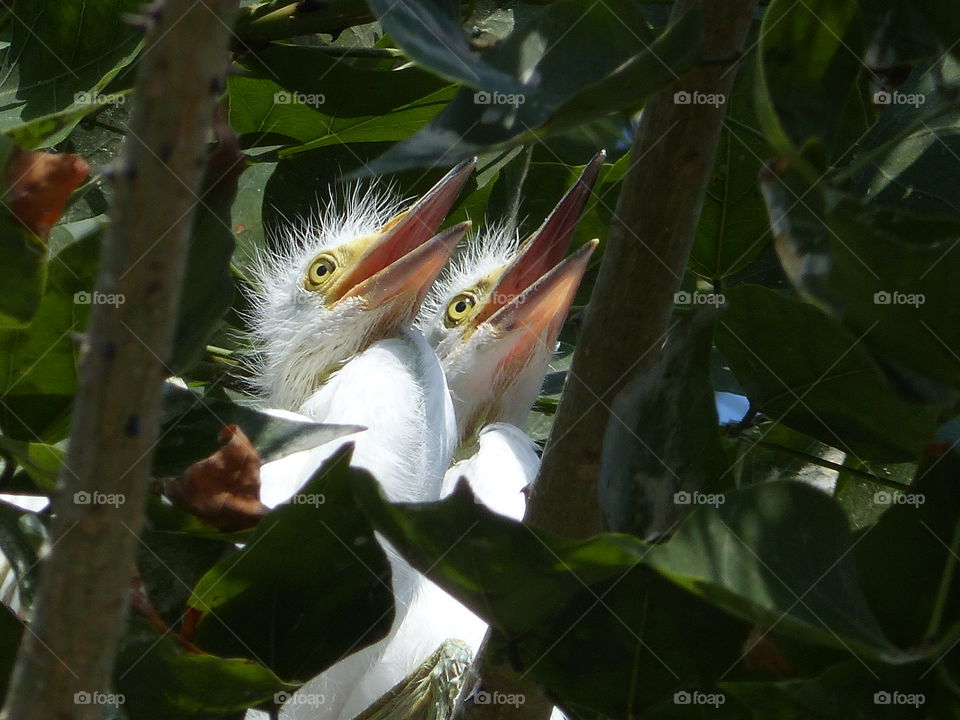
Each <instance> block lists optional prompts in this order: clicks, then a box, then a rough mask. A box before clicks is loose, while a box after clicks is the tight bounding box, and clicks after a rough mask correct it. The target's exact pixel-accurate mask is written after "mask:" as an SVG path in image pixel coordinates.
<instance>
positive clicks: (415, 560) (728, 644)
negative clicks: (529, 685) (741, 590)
mask: <svg viewBox="0 0 960 720" xmlns="http://www.w3.org/2000/svg"><path fill="white" fill-rule="evenodd" d="M353 490H354V493H355V495H356V496H357V499H358V502H360V504H361V506H362V507H363V509H364V511H365V512H367V513H368V514H369V516H370V518H371V520H372V521H373V522H374V525H375V526H376V527H377V529H378V530H379V531H380V532H382V533H383V534H384V535H386V536H387V538H388V539H389V540H390V542H391V544H392V545H393V546H394V547H396V548H397V549H398V550H399V551H400V552H401V553H402V554H403V555H404V557H406V558H407V559H408V560H409V561H410V562H411V564H412V565H413V566H414V567H416V568H418V569H419V570H421V571H423V572H425V573H426V574H427V575H428V576H429V577H430V578H431V579H432V580H434V581H435V582H437V583H438V584H440V585H441V586H442V587H443V588H444V589H446V590H447V591H448V592H450V593H452V594H453V595H454V596H456V597H457V598H458V599H459V600H460V601H461V602H463V603H464V604H466V605H467V606H468V607H469V608H470V609H471V610H473V611H474V612H475V613H477V614H478V615H480V616H481V617H483V618H484V619H485V620H486V621H488V622H490V623H491V624H493V626H494V627H495V628H496V629H497V631H498V633H497V634H495V635H494V639H493V644H492V646H491V651H492V652H493V653H494V657H499V658H500V659H501V660H502V661H503V662H509V664H510V665H511V666H512V667H513V669H514V670H515V671H516V672H517V673H523V674H524V675H525V676H526V677H528V678H530V679H532V680H534V681H535V682H538V683H540V684H542V685H543V686H545V687H546V689H547V691H548V693H549V695H550V696H551V698H553V699H554V700H556V701H557V702H559V703H560V704H562V705H563V707H564V708H565V709H567V710H569V711H570V712H571V713H572V714H573V715H574V716H576V717H595V716H596V713H602V714H603V715H604V716H609V717H614V718H626V717H631V716H634V717H636V716H639V715H641V714H642V713H644V712H646V711H649V710H651V709H653V708H656V707H658V706H661V705H666V706H669V707H670V708H671V709H674V710H675V708H674V707H673V705H672V699H673V693H674V692H677V691H678V690H681V689H684V688H697V689H700V690H704V691H706V692H709V689H710V687H711V686H712V684H713V682H714V681H715V680H716V679H717V678H718V677H719V676H720V675H721V674H724V673H729V674H730V676H731V677H732V678H736V677H740V670H739V669H738V667H737V664H738V659H739V657H740V655H741V646H742V643H743V641H744V639H745V638H746V636H747V633H748V630H749V628H748V626H747V625H746V624H745V623H742V622H740V621H738V620H736V619H734V618H732V617H730V616H729V615H727V614H726V613H723V612H721V611H718V610H716V609H715V608H712V607H710V606H709V605H708V604H706V603H704V602H702V601H700V600H698V599H697V598H695V597H693V596H692V595H690V594H689V593H687V592H685V591H683V590H681V589H680V588H677V587H675V586H673V585H672V584H671V583H668V582H665V581H664V580H663V579H662V578H660V577H658V576H657V575H656V574H655V573H652V572H650V571H649V569H647V568H645V567H643V563H642V560H643V557H644V555H645V554H647V553H648V552H649V550H650V547H649V546H648V545H646V544H644V543H642V542H640V541H639V540H637V539H636V538H632V537H629V536H625V535H601V536H597V537H595V538H592V539H590V540H585V541H571V540H565V539H561V538H556V537H553V536H550V535H547V534H546V533H542V532H540V531H538V530H536V529H533V528H529V527H525V526H524V525H522V524H520V523H517V522H514V521H512V520H508V519H507V518H504V517H502V516H499V515H495V514H493V513H491V512H490V511H488V510H486V509H485V508H484V507H483V506H482V505H480V504H478V503H477V502H476V501H475V499H474V498H473V496H472V494H471V493H470V491H469V490H468V488H467V486H466V485H465V484H462V485H461V486H460V487H458V488H457V490H456V491H455V492H454V494H453V495H452V496H450V497H449V498H447V499H446V500H444V501H443V502H441V503H432V504H409V505H390V504H389V503H388V502H387V501H386V499H385V498H384V496H383V495H382V493H381V492H380V491H379V488H378V486H377V485H376V484H375V483H374V482H373V481H372V480H365V481H362V482H357V483H356V484H354V485H353ZM584 657H589V658H590V672H584V671H583V658H584ZM631 713H633V715H631ZM674 717H676V715H674Z"/></svg>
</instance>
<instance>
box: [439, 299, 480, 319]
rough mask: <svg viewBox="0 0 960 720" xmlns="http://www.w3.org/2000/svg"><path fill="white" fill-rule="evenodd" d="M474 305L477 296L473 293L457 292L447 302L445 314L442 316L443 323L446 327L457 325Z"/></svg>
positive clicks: (471, 310)
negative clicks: (444, 316)
mask: <svg viewBox="0 0 960 720" xmlns="http://www.w3.org/2000/svg"><path fill="white" fill-rule="evenodd" d="M476 305H477V296H476V295H474V294H473V293H470V292H462V293H457V294H456V295H454V297H453V299H452V300H451V301H450V302H449V303H448V304H447V316H446V318H444V324H445V325H446V326H447V327H454V326H456V325H459V324H460V323H462V322H463V321H464V320H466V318H467V316H469V315H470V313H471V312H473V308H474V307H476Z"/></svg>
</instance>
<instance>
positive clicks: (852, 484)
mask: <svg viewBox="0 0 960 720" xmlns="http://www.w3.org/2000/svg"><path fill="white" fill-rule="evenodd" d="M916 470H917V464H916V463H895V464H889V463H867V462H862V461H858V460H855V459H854V458H850V457H848V458H847V459H846V460H845V462H844V463H843V470H841V471H840V472H839V474H838V475H837V482H836V486H835V488H834V492H833V496H834V497H835V498H836V499H837V502H838V503H840V506H841V507H842V508H843V510H844V512H846V513H847V518H848V519H849V520H850V525H851V527H853V529H854V530H859V529H861V528H864V527H869V526H871V525H873V524H874V523H875V522H876V521H877V520H878V519H879V517H880V516H881V515H882V514H883V513H884V511H885V510H887V509H888V508H889V506H887V505H881V504H879V503H877V502H875V497H876V495H877V493H879V492H883V493H887V494H892V493H893V492H894V491H895V489H896V486H897V485H901V486H902V489H903V490H906V489H907V488H908V486H909V485H910V482H911V481H912V480H913V477H914V475H915V473H916Z"/></svg>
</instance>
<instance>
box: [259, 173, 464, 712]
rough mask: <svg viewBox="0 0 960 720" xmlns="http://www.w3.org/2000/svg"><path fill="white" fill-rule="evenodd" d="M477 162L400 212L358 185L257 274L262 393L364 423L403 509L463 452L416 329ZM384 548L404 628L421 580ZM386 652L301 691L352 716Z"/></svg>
mask: <svg viewBox="0 0 960 720" xmlns="http://www.w3.org/2000/svg"><path fill="white" fill-rule="evenodd" d="M474 165H475V161H470V162H467V163H463V164H461V165H459V166H458V167H456V168H454V169H453V170H452V171H450V172H449V173H448V174H447V175H446V176H444V178H442V179H441V180H440V181H439V182H438V183H437V184H436V185H435V186H434V187H433V188H432V189H431V190H430V191H429V192H427V194H426V195H424V196H423V197H422V198H421V199H420V200H418V201H417V202H416V203H414V204H413V205H412V206H411V207H409V208H408V209H406V210H403V211H401V212H398V210H399V208H398V205H397V203H395V202H392V201H389V200H385V199H383V197H382V196H376V195H361V194H360V192H359V191H357V192H355V193H354V194H353V195H352V197H351V198H350V203H349V206H348V207H347V208H346V209H345V210H344V211H342V212H337V211H335V210H332V209H328V211H327V212H326V213H325V214H324V216H323V217H322V218H320V219H319V220H318V221H311V222H308V223H306V225H305V226H304V227H303V228H302V229H301V231H299V232H296V233H292V234H291V235H290V236H288V237H287V238H286V242H285V243H284V244H283V247H281V249H280V250H279V251H278V252H276V253H273V254H271V255H269V256H267V257H266V258H265V259H263V261H262V262H261V263H260V266H259V271H260V273H259V274H260V279H261V286H262V295H261V296H260V297H259V298H257V299H256V300H255V302H254V311H253V315H252V318H251V324H252V327H253V335H254V340H255V342H256V344H257V347H258V349H259V355H258V357H257V360H256V363H255V365H254V372H253V375H254V378H255V385H256V389H257V390H258V391H259V393H260V394H261V395H262V396H263V397H264V398H265V401H266V403H267V404H269V405H270V406H272V407H273V408H277V409H278V411H279V412H281V414H286V415H287V416H289V417H302V418H304V419H309V420H313V421H315V422H326V423H337V424H345V425H357V426H361V427H363V428H365V430H363V431H361V432H358V433H356V434H354V435H351V436H349V437H348V438H346V439H349V440H352V441H353V442H354V444H355V448H354V453H353V460H352V463H353V464H354V465H355V466H357V467H362V468H364V469H366V470H369V471H370V472H371V473H372V474H373V475H374V477H376V478H377V480H378V481H379V482H380V484H381V486H382V487H383V489H384V491H385V492H386V494H387V496H388V497H390V499H391V500H395V501H396V500H428V499H429V500H433V499H436V498H437V497H438V496H439V492H440V484H441V482H442V479H443V473H444V471H445V470H446V468H447V466H448V465H449V462H450V459H451V456H452V452H453V449H454V447H455V444H456V429H455V423H454V416H453V410H452V405H451V402H450V398H449V393H448V391H447V387H446V381H445V379H444V375H443V370H442V368H441V367H440V364H439V361H438V360H437V357H436V355H435V354H434V353H433V351H432V350H431V349H430V347H429V346H428V345H427V344H426V342H425V340H424V339H423V336H422V335H421V334H420V332H419V331H418V330H416V329H414V328H412V327H411V324H412V322H413V319H414V317H415V316H416V314H417V311H418V310H419V307H420V303H421V301H422V300H423V298H424V296H425V295H426V293H427V290H428V289H429V287H430V284H431V283H432V282H433V280H434V279H435V278H436V276H437V274H438V273H439V272H440V270H441V268H442V267H443V265H444V264H445V263H446V262H447V260H448V259H449V257H450V255H451V254H452V252H453V249H454V247H455V245H456V243H457V241H458V240H459V239H460V237H461V236H462V235H463V233H464V232H465V231H466V230H467V229H468V227H469V223H460V224H459V225H457V226H454V227H452V228H450V229H448V230H447V231H445V232H443V233H441V234H440V235H437V236H434V233H435V232H436V231H437V228H438V227H439V225H440V223H441V222H442V221H443V218H444V217H445V216H446V214H447V212H448V211H449V209H450V207H451V206H452V205H453V203H454V201H455V200H456V198H457V196H458V195H459V193H460V190H461V189H462V187H463V185H464V184H465V183H466V181H467V179H468V178H469V176H470V174H471V172H472V171H473V168H474ZM291 411H292V412H294V413H296V415H292V414H291ZM346 439H340V440H337V441H334V442H330V443H325V444H323V445H320V446H319V447H316V448H313V449H310V450H306V451H303V452H299V453H294V454H292V455H289V456H287V457H284V458H281V459H280V460H277V461H275V462H272V463H268V464H266V465H264V466H263V468H262V470H261V499H262V500H263V502H264V503H265V504H267V505H269V506H271V507H272V506H275V505H277V504H279V503H280V502H283V501H285V500H287V499H289V498H290V497H291V496H292V495H294V494H295V493H296V491H297V490H298V489H299V488H300V487H302V486H303V484H304V483H306V482H307V480H309V478H310V476H311V475H312V474H313V472H314V471H315V470H316V469H317V468H318V467H319V466H320V465H321V464H322V463H323V461H324V460H326V459H327V458H329V457H330V455H331V454H332V453H333V452H334V451H335V450H337V449H338V448H339V447H341V446H342V444H343V442H345V440H346ZM383 544H384V546H385V549H386V550H387V554H388V557H389V559H390V562H391V570H392V576H393V592H394V598H395V601H396V618H395V624H394V628H395V629H396V627H398V625H399V622H400V619H401V618H402V617H403V613H404V611H405V609H406V607H407V605H408V603H409V600H410V596H411V594H412V589H413V587H414V584H415V576H414V572H413V570H412V568H410V566H409V565H408V564H407V563H406V562H405V561H404V560H403V559H402V558H400V557H399V555H397V554H396V552H394V551H393V549H392V548H390V547H389V546H388V545H387V544H386V543H383ZM385 644H386V643H385V641H381V642H380V643H376V644H374V645H372V646H370V647H367V648H364V649H362V650H360V651H358V652H355V653H353V654H352V655H350V656H348V657H346V658H345V659H344V660H342V661H340V662H339V663H337V664H336V665H334V666H333V667H331V668H329V669H328V670H327V671H326V672H324V673H323V674H322V675H321V676H320V677H318V678H314V679H313V680H311V681H310V682H309V683H307V685H306V686H305V687H304V688H302V689H301V691H300V692H301V693H304V692H306V693H313V694H317V695H323V697H324V698H325V702H324V703H323V705H322V707H320V708H319V712H320V713H321V714H320V715H319V717H324V718H337V717H340V710H341V709H342V707H343V705H344V704H345V703H346V702H347V700H348V698H349V695H350V693H351V690H352V688H353V686H354V685H355V684H356V682H357V681H358V680H359V678H360V677H361V676H362V674H363V673H364V672H365V671H366V670H367V669H368V668H369V667H371V666H372V665H374V664H375V663H376V661H377V658H378V657H379V655H380V653H381V652H382V650H383V648H384V647H385ZM296 700H297V698H296V696H295V697H294V698H293V699H292V700H291V701H290V703H288V705H287V706H286V707H285V708H284V709H283V715H284V716H285V717H291V716H299V714H300V713H302V712H308V711H311V710H317V708H315V707H314V705H313V704H302V703H298V702H296ZM311 714H312V713H311Z"/></svg>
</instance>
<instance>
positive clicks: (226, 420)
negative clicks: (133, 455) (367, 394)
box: [153, 383, 359, 477]
mask: <svg viewBox="0 0 960 720" xmlns="http://www.w3.org/2000/svg"><path fill="white" fill-rule="evenodd" d="M163 393H164V395H163V397H164V412H163V421H162V425H161V429H160V440H159V442H158V443H157V450H156V453H155V454H154V460H153V474H154V475H155V476H158V477H159V476H173V475H181V474H182V473H183V472H184V471H185V470H186V469H187V467H188V466H190V465H191V464H192V463H195V462H197V461H198V460H202V459H203V458H205V457H208V456H209V455H211V454H212V453H214V452H215V451H216V450H218V449H219V447H220V442H219V441H218V440H217V436H218V435H219V434H220V431H221V430H222V429H223V427H224V426H225V425H230V424H236V425H238V426H239V427H240V429H241V430H243V432H244V434H245V435H246V436H247V438H249V440H250V442H251V443H253V446H254V448H256V450H257V453H258V454H259V455H260V460H261V461H262V462H264V463H268V462H270V461H272V460H277V459H279V458H281V457H284V456H285V455H289V454H291V453H295V452H299V451H300V450H306V449H308V448H312V447H317V446H318V445H321V444H323V443H325V442H330V441H331V440H336V439H337V438H340V437H344V436H345V435H349V434H350V433H352V432H356V431H357V430H358V429H359V428H356V427H354V426H351V425H321V424H318V423H311V422H299V421H296V420H288V419H286V418H279V417H275V416H273V415H268V414H267V413H262V412H259V411H257V410H254V409H252V408H248V407H243V406H242V405H237V404H236V403H233V402H230V401H229V400H226V399H223V398H219V397H216V396H214V395H208V396H205V395H199V394H197V393H196V392H194V391H192V390H185V389H182V388H178V387H176V386H175V385H171V384H169V383H168V384H166V385H164V388H163Z"/></svg>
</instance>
